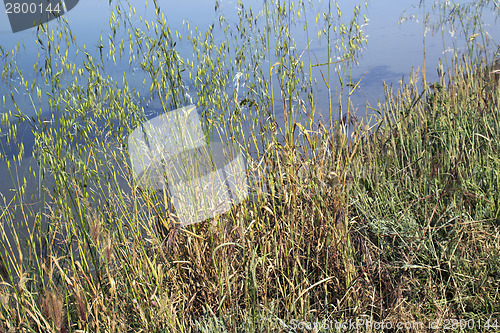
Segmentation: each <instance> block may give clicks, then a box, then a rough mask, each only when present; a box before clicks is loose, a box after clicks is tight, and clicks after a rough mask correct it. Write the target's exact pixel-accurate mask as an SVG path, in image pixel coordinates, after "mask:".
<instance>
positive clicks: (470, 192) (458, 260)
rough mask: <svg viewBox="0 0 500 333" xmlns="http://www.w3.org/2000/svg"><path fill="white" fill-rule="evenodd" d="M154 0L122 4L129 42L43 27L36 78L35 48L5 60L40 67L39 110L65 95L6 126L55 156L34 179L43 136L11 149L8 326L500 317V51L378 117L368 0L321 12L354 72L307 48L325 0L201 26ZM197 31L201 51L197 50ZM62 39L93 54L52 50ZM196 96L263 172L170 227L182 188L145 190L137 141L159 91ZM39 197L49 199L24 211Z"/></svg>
mask: <svg viewBox="0 0 500 333" xmlns="http://www.w3.org/2000/svg"><path fill="white" fill-rule="evenodd" d="M294 6H295V7H294ZM153 7H154V9H155V13H156V15H155V16H154V19H153V20H151V21H147V23H145V22H146V21H144V22H143V21H142V20H141V22H140V23H138V22H137V20H135V19H134V16H133V14H132V11H131V10H130V9H129V8H128V7H127V6H126V5H122V4H118V5H117V7H115V10H114V11H113V16H112V19H111V20H110V33H109V44H108V45H101V47H100V48H98V49H96V51H95V53H93V54H92V53H88V52H87V51H86V50H83V49H79V46H78V44H77V42H76V41H74V40H72V39H71V38H70V37H69V36H71V35H70V34H69V31H68V27H67V26H66V25H64V22H61V23H60V25H59V26H58V27H57V29H58V31H60V34H56V37H54V35H53V34H50V33H48V32H44V31H43V30H42V31H41V32H40V40H39V43H40V47H41V48H40V54H41V58H40V59H41V60H40V62H39V63H37V64H36V66H39V69H40V70H39V71H37V73H38V74H37V75H38V76H37V77H36V78H35V79H34V80H32V81H29V80H28V79H24V77H23V74H22V73H21V72H16V67H15V66H14V64H15V60H16V58H15V54H14V53H13V54H12V55H11V58H9V55H7V56H5V57H4V62H5V64H7V65H8V66H5V67H4V75H6V77H7V76H8V75H9V73H13V74H15V75H20V77H21V82H22V83H26V91H27V93H28V95H29V96H31V98H32V100H33V101H35V102H34V103H33V107H35V105H38V104H37V103H36V102H37V98H38V100H41V97H40V95H41V94H42V92H43V93H44V94H45V93H46V95H48V97H47V98H48V106H43V107H40V112H37V114H36V116H35V117H32V118H30V117H27V116H26V115H25V114H24V113H23V111H22V110H20V109H19V108H17V107H16V108H14V109H13V110H12V113H13V114H14V115H13V116H10V117H9V116H8V115H7V114H5V115H4V117H3V119H2V121H3V123H4V124H5V125H4V126H6V127H8V128H9V130H8V131H7V132H6V133H5V135H8V136H9V138H10V140H13V141H12V142H15V137H16V128H17V126H20V124H26V123H28V124H29V126H31V127H30V128H31V129H32V131H33V134H34V137H35V139H34V141H35V143H34V146H33V151H32V154H31V156H32V157H33V160H34V161H36V163H35V164H33V165H32V169H31V170H30V174H31V175H28V174H25V175H20V174H19V173H16V170H17V169H16V167H15V166H16V165H17V164H16V161H18V160H19V159H23V158H24V159H26V158H27V157H26V156H24V157H23V149H22V148H21V149H20V150H19V151H20V152H19V154H18V156H17V157H16V159H12V160H9V163H11V165H12V167H11V170H12V172H11V175H12V179H13V181H14V183H15V185H16V190H17V191H16V193H15V196H14V199H13V200H12V201H6V200H5V202H3V203H2V206H3V210H2V213H1V217H0V219H1V221H2V229H1V230H0V231H1V235H0V237H1V245H2V250H1V251H0V253H1V263H2V265H1V272H0V273H1V275H2V279H3V283H2V284H1V285H0V296H1V297H0V330H3V331H9V330H10V331H36V332H38V331H56V332H62V331H80V332H83V331H86V332H101V331H103V332H105V331H106V332H107V331H113V332H124V331H145V332H153V331H156V332H160V331H163V332H172V331H179V332H189V331H193V332H200V331H201V332H214V331H228V332H234V331H249V332H259V331H276V332H280V331H290V330H292V329H294V328H295V327H298V323H299V322H316V321H320V322H321V321H329V322H330V323H332V322H333V323H335V322H338V323H350V322H351V321H354V320H356V319H364V320H365V321H370V320H371V321H373V322H391V323H394V324H396V323H398V322H399V323H405V322H407V323H408V322H413V323H419V322H421V323H426V324H427V323H429V322H435V321H438V323H439V325H440V327H444V325H447V324H448V325H450V328H457V326H451V325H457V323H456V322H454V321H453V320H455V319H457V320H462V322H459V323H458V325H460V324H461V325H462V327H463V328H464V330H465V329H466V328H470V327H471V325H472V326H473V328H475V329H477V330H479V331H480V330H488V329H489V330H492V329H493V330H495V326H494V325H495V323H496V322H495V320H497V319H500V318H499V317H500V313H499V312H500V308H499V305H498V304H500V301H499V298H500V294H499V291H498V281H499V279H500V271H499V269H500V268H499V267H500V266H499V264H500V256H499V251H500V236H499V221H500V171H499V170H500V144H499V141H498V138H499V137H500V133H499V132H500V111H499V99H500V89H499V86H498V84H499V83H498V82H499V81H498V77H499V74H496V72H495V71H496V70H498V68H497V67H493V66H492V63H491V60H490V61H489V62H487V61H485V60H483V58H482V57H481V54H475V53H474V52H475V49H474V50H471V51H474V52H471V53H470V54H471V56H470V57H463V58H462V57H459V56H458V55H456V56H455V58H454V59H451V60H450V66H449V67H448V68H446V75H445V74H444V72H445V70H444V69H443V68H439V69H438V70H439V73H441V75H440V82H436V83H434V84H433V88H430V86H428V85H426V84H424V85H422V82H421V80H419V79H418V75H419V73H418V71H417V72H416V73H414V74H413V75H412V76H411V77H410V79H409V82H407V83H406V84H402V85H401V87H399V88H398V89H396V88H392V87H387V89H386V94H385V96H384V98H383V99H382V100H381V102H380V105H379V107H378V110H377V111H378V116H377V117H376V118H375V119H373V120H372V122H371V123H370V124H369V125H368V124H367V123H366V122H364V121H361V120H357V119H355V118H354V117H352V116H351V115H350V114H351V112H350V111H352V110H350V105H351V103H349V102H350V100H349V99H350V96H351V94H352V91H354V90H355V89H356V87H357V85H356V83H355V82H354V83H353V82H351V81H350V77H349V74H350V69H351V67H352V66H353V65H354V64H355V61H356V59H357V54H358V52H359V50H360V48H361V46H362V45H363V43H364V40H363V34H362V23H363V20H362V18H361V15H360V7H356V8H355V9H354V10H353V12H352V13H350V18H349V19H348V21H347V22H344V21H342V19H343V18H344V16H343V15H341V13H340V10H339V11H337V8H335V4H334V3H330V6H329V7H328V8H327V10H326V11H325V13H324V15H322V16H320V19H321V20H323V21H321V22H322V24H323V26H322V34H323V38H328V39H327V41H328V42H327V44H328V46H327V49H328V51H327V53H328V59H333V58H334V57H339V59H341V60H339V61H340V62H341V64H342V67H341V68H340V69H339V67H337V66H336V65H337V63H335V64H334V63H331V64H326V66H325V64H320V63H317V62H315V61H314V60H313V56H311V52H310V51H311V50H309V49H308V48H305V50H304V52H302V51H298V50H297V47H296V44H295V43H296V42H295V41H294V39H293V33H292V31H294V30H293V29H295V28H296V23H295V20H297V19H298V18H299V17H306V22H309V21H308V20H307V15H310V14H311V11H309V10H308V8H309V7H308V5H307V4H303V3H295V4H294V3H292V2H289V3H288V5H286V6H281V5H280V4H275V3H273V4H271V3H267V2H265V4H264V8H262V10H261V11H260V13H261V15H258V14H257V13H253V12H252V11H251V10H250V9H248V8H244V7H243V5H241V6H240V10H239V22H238V23H237V24H236V25H237V26H234V23H231V22H227V21H225V20H224V16H223V15H222V16H221V19H220V21H219V22H217V24H219V26H217V25H215V26H211V27H209V28H208V29H207V31H206V32H205V31H203V32H200V31H198V30H195V29H190V28H189V27H188V25H189V24H186V33H187V35H188V37H184V38H181V37H180V36H179V34H176V33H175V32H171V31H170V29H169V28H168V24H167V22H166V20H165V19H164V18H163V17H162V15H161V11H160V8H159V6H157V5H156V3H154V4H153ZM216 7H217V5H216ZM255 20H258V21H255ZM262 26H264V27H265V28H264V29H262V28H261V27H262ZM217 29H219V30H217ZM306 29H307V26H306ZM222 32H223V33H224V35H225V36H226V37H225V38H224V39H222V40H220V39H217V38H214V34H217V33H222ZM124 36H128V39H127V38H125V39H124V38H123V37H124ZM325 36H327V37H325ZM307 38H309V37H307ZM124 40H127V43H129V45H127V44H126V43H125V42H123V41H124ZM181 41H182V42H183V43H187V45H189V46H192V47H193V51H194V52H193V57H192V58H184V57H182V56H181V55H180V54H179V53H178V52H177V51H176V43H181ZM333 41H335V42H333ZM472 42H473V40H472V41H471V43H472ZM61 43H63V44H64V43H66V45H67V47H68V48H69V49H78V50H79V52H80V53H81V54H82V59H80V60H72V61H70V60H69V58H68V55H67V54H65V53H64V52H61V51H60V49H58V48H50V47H47V45H54V44H61ZM183 45H186V44H183ZM42 46H43V47H42ZM129 51H130V52H129ZM122 54H127V55H126V56H123V58H124V59H125V61H127V62H128V61H130V63H131V64H132V66H137V68H141V73H142V74H143V75H144V85H143V86H144V87H145V90H149V94H148V95H147V96H144V95H141V93H140V92H139V91H138V90H135V89H133V88H131V86H130V85H129V82H128V80H127V78H126V77H125V74H124V75H123V77H124V78H123V80H122V77H119V78H117V77H111V76H110V75H108V74H106V70H105V68H109V67H106V66H109V65H110V64H111V63H115V62H118V60H117V59H119V58H120V57H122ZM127 57H128V58H127ZM306 57H308V60H307V61H306V60H304V59H305V58H306ZM44 60H45V61H44ZM77 61H80V62H77ZM317 67H319V68H321V77H322V79H323V80H324V81H323V84H324V85H325V86H326V87H327V88H328V89H327V91H328V94H329V101H330V102H329V105H330V110H329V113H330V114H329V116H330V119H329V120H328V119H327V120H324V121H320V120H318V117H317V116H316V115H315V112H316V110H315V105H316V104H315V97H316V96H317V95H315V92H314V87H315V85H313V78H312V74H311V73H312V71H313V69H314V70H315V69H317ZM5 68H6V69H5ZM9 71H10V72H9ZM13 74H12V75H13ZM12 75H11V76H12ZM64 75H68V76H69V78H68V79H67V80H66V81H63V80H60V79H59V77H64ZM240 78H241V80H245V85H243V83H242V82H243V81H239V80H240ZM188 80H191V81H192V82H193V86H194V88H192V89H191V90H190V89H189V88H188V87H187V84H186V82H187V81H188ZM337 81H338V82H337ZM45 83H46V84H48V88H47V86H45V85H44V84H45ZM335 86H338V87H339V88H338V89H335ZM31 87H33V88H32V89H31ZM228 87H229V88H228ZM14 88H15V87H14ZM193 89H194V90H195V91H194V92H193ZM190 99H194V100H195V102H196V104H197V105H198V107H199V108H200V109H201V110H202V112H203V113H202V115H201V116H202V117H203V119H204V120H205V124H206V125H205V126H206V127H207V128H206V131H207V133H208V131H209V130H211V128H210V127H216V128H223V129H225V131H226V132H229V133H231V135H230V137H231V138H232V139H233V140H234V141H235V142H237V143H238V144H239V145H241V148H242V149H243V150H244V151H245V152H246V153H247V155H248V156H250V157H252V158H249V160H248V170H249V174H252V175H255V176H254V178H253V181H252V183H251V184H252V188H251V194H252V195H251V199H250V200H247V201H246V202H245V203H244V204H241V205H239V206H237V207H233V208H232V210H231V211H230V212H228V213H226V214H223V215H221V216H218V217H216V218H214V219H211V220H209V221H205V222H203V223H199V224H195V225H191V226H188V227H186V228H185V229H181V228H176V227H174V226H170V225H169V223H164V222H162V223H160V222H159V221H170V220H169V218H170V216H169V215H168V213H167V212H165V211H164V210H163V209H162V207H164V206H165V202H164V197H163V196H162V195H161V194H159V193H157V192H154V191H141V190H138V189H136V187H135V185H134V180H133V177H132V174H131V170H130V167H129V162H128V161H129V156H128V153H127V146H126V139H127V136H128V134H129V133H130V132H131V131H132V130H133V129H134V128H135V127H137V126H138V125H140V124H141V123H142V122H144V121H145V120H147V119H148V117H151V115H150V114H149V115H148V112H149V109H152V105H159V106H161V107H160V109H161V110H160V113H161V112H163V111H164V110H169V109H173V108H176V107H178V106H181V105H185V104H187V103H189V102H191V101H190ZM334 105H341V107H340V109H337V107H334ZM344 105H345V106H344ZM42 109H43V110H42ZM42 111H43V112H42ZM47 111H50V112H49V113H47ZM16 115H17V118H16V117H15V116H16ZM325 118H326V117H325ZM349 118H350V119H349ZM335 119H343V121H340V122H339V121H336V120H335ZM349 123H352V125H351V127H350V128H348V124H349ZM30 177H31V178H30ZM23 178H26V179H27V181H24V179H23ZM30 179H31V182H30ZM33 180H34V181H33ZM27 184H36V191H32V190H31V191H30V189H29V188H28V185H27ZM31 186H33V185H31ZM25 193H29V196H30V198H29V199H30V200H34V201H39V202H43V205H25V204H23V203H24V202H25V201H26V200H27V199H28V198H27V195H25ZM471 320H472V321H471ZM485 323H488V325H490V326H489V327H486V326H485ZM497 324H498V325H500V323H498V322H497ZM465 325H469V326H467V327H466V326H465ZM372 328H373V327H372ZM359 330H360V331H363V330H364V331H370V330H372V329H371V328H370V327H368V328H367V327H366V326H363V327H360V328H359ZM408 330H413V331H422V330H424V329H422V327H420V326H418V324H416V326H413V327H411V328H409V329H408ZM298 331H300V330H299V329H298ZM372 331H377V329H373V330H372Z"/></svg>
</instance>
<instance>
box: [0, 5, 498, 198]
mask: <svg viewBox="0 0 500 333" xmlns="http://www.w3.org/2000/svg"><path fill="white" fill-rule="evenodd" d="M131 3H132V5H133V6H134V7H135V8H136V10H137V11H136V15H135V16H132V17H131V20H132V21H135V22H138V23H139V20H140V19H139V17H141V16H142V17H145V18H150V19H151V18H152V17H153V14H154V13H153V11H154V7H153V5H152V4H151V3H150V4H149V6H148V7H147V8H144V2H143V1H139V0H134V1H131ZM418 3H419V1H397V2H394V1H389V0H379V1H373V2H369V3H368V7H367V8H366V9H364V8H363V9H362V12H363V13H364V14H366V17H367V18H368V19H369V21H368V23H367V24H366V25H365V26H364V27H363V31H364V33H365V36H366V38H367V42H368V43H367V45H365V46H364V50H363V53H362V55H361V57H360V58H359V65H358V66H356V67H354V68H353V70H352V78H353V83H354V84H356V83H358V82H359V85H358V87H357V89H356V91H355V92H354V93H353V94H352V96H351V97H352V108H353V110H352V112H353V113H354V114H355V115H357V116H359V117H365V115H366V114H370V113H374V111H373V109H371V108H370V107H372V108H376V105H377V101H378V100H379V99H381V98H383V85H382V82H385V83H387V84H394V85H398V82H399V81H400V80H402V79H403V78H404V77H406V78H407V77H408V75H409V73H410V72H411V70H412V69H416V70H417V69H418V71H419V73H420V80H422V70H423V65H424V49H423V41H424V36H425V46H426V49H425V60H426V63H425V65H426V67H425V75H426V79H427V81H428V82H432V81H437V80H438V74H437V71H436V66H437V64H438V62H439V59H444V58H445V56H448V57H449V58H448V59H451V58H450V57H451V53H446V52H444V50H447V49H448V48H450V47H452V46H456V47H457V49H458V51H464V45H465V43H464V40H463V39H464V37H462V38H461V39H460V38H458V44H456V45H454V44H453V43H452V41H453V39H452V35H453V31H446V32H445V34H444V42H443V38H442V37H443V36H441V35H440V34H438V35H436V36H432V34H431V33H430V32H429V31H426V30H425V29H424V28H423V24H422V21H423V19H424V16H423V10H422V8H419V7H418ZM114 4H115V2H112V5H110V4H109V2H108V1H103V0H85V1H80V2H79V4H78V5H77V6H76V7H75V8H74V9H73V10H72V11H70V12H68V13H67V14H65V15H64V19H65V20H67V22H68V24H69V27H70V28H71V31H72V33H73V35H74V36H75V39H76V46H73V47H72V48H71V49H70V52H74V53H75V55H74V56H73V57H70V59H71V61H73V62H74V63H75V64H78V63H80V62H81V60H82V59H84V57H85V55H84V52H83V50H84V49H86V50H87V51H88V52H89V54H91V55H92V56H94V57H99V49H98V48H97V46H98V45H100V44H101V42H100V37H101V36H102V37H103V42H102V45H103V46H104V47H107V45H108V44H107V36H108V34H110V33H111V29H110V25H109V19H110V15H111V13H112V12H113V6H114ZM249 6H252V8H254V12H255V13H256V15H257V14H259V13H260V15H261V16H260V17H261V20H262V15H264V13H263V10H264V9H263V5H262V2H259V1H249V2H245V8H248V7H249ZM350 6H351V4H350V3H349V4H348V5H346V4H344V5H342V6H341V10H342V12H343V13H344V14H343V15H344V16H345V17H346V21H347V22H348V21H349V15H350V14H349V13H351V12H352V9H351V8H350ZM430 7H431V4H428V8H427V9H428V10H430V9H431V8H430ZM161 9H162V12H163V13H164V14H165V16H166V18H167V22H168V24H169V26H170V28H171V30H172V31H175V30H178V31H180V32H181V33H182V34H183V36H184V37H183V40H182V41H181V42H179V43H178V45H177V46H176V50H177V51H178V52H179V54H180V56H181V57H183V58H191V59H192V57H193V56H192V48H191V46H190V45H189V43H188V42H187V40H186V36H187V34H188V30H187V27H186V25H183V23H184V22H185V21H189V24H190V29H191V30H193V29H194V28H198V29H199V30H200V31H202V32H204V31H206V29H207V28H208V27H209V26H210V25H211V24H212V23H213V22H218V19H219V16H220V14H221V12H223V13H224V15H225V16H226V17H227V19H228V20H229V21H234V22H237V21H238V17H237V15H238V13H239V8H238V6H237V2H236V1H221V2H220V4H219V8H218V11H217V12H216V11H215V10H214V9H215V4H214V3H212V2H211V1H206V0H193V1H189V2H176V3H169V4H168V5H161ZM327 9H328V4H327V2H325V1H323V2H321V3H320V4H319V5H315V6H314V7H313V8H309V7H308V9H307V17H308V22H307V23H308V27H309V32H310V36H311V37H310V48H311V50H312V59H313V62H317V63H324V62H328V61H329V60H330V61H334V60H336V59H334V58H333V59H328V56H327V51H326V47H327V46H326V45H327V43H326V40H325V36H322V37H321V38H318V37H317V30H318V29H319V28H320V25H319V24H318V23H316V21H315V17H316V15H317V14H320V13H322V12H324V11H327ZM402 17H403V18H406V20H404V22H402V23H400V21H401V18H402ZM429 18H430V19H431V20H434V21H435V20H436V19H438V17H436V16H435V14H430V16H429ZM485 20H486V24H487V25H489V26H486V27H485V28H486V29H487V31H489V32H490V35H491V38H492V44H493V45H495V43H496V44H498V43H497V42H495V41H498V37H499V32H498V31H497V30H499V29H495V25H494V16H493V15H491V17H486V18H485ZM304 23H306V22H305V21H299V24H298V26H297V27H296V28H294V29H293V34H294V38H295V39H296V40H297V49H298V50H305V49H306V47H307V42H306V38H305V34H304V29H303V27H304ZM56 24H58V23H57V22H51V23H49V25H48V26H49V29H54V28H55V26H56ZM117 37H118V38H117V40H119V38H125V39H127V38H128V37H127V35H126V34H122V35H119V36H117ZM224 37H225V36H224V32H223V31H221V30H217V29H215V30H214V40H215V41H216V42H217V41H220V40H223V39H224ZM19 43H20V44H22V45H24V48H23V50H22V51H21V52H20V53H19V55H18V57H17V59H16V62H17V65H18V66H19V69H20V70H21V72H22V73H23V75H24V77H25V79H26V80H27V81H32V80H35V79H36V74H35V73H34V72H33V66H34V64H35V62H36V61H37V59H38V55H39V52H40V46H39V45H38V43H37V32H36V29H35V28H34V29H30V30H26V31H22V32H19V33H15V34H14V33H12V32H11V30H10V26H9V22H8V19H7V15H6V14H5V13H4V11H3V10H2V11H0V46H1V47H2V49H3V50H4V52H9V51H10V50H11V49H12V48H13V47H15V46H16V45H18V44H19ZM77 49H79V53H78V54H76V50H77ZM71 54H73V53H71ZM304 57H305V55H304ZM127 60H128V58H127V57H124V59H123V60H122V61H118V63H117V64H112V63H111V61H108V62H106V63H105V66H106V72H107V74H108V75H111V76H113V77H115V78H116V79H117V80H118V81H120V80H121V78H122V77H123V76H124V77H125V79H126V80H127V82H128V84H129V86H130V88H131V89H135V90H136V91H137V93H138V95H139V96H141V97H142V98H144V100H147V99H148V96H149V85H148V84H146V85H143V80H144V79H145V78H146V75H145V74H144V72H143V71H142V70H141V69H140V66H139V65H138V64H137V63H133V64H132V65H128V62H127ZM0 64H2V65H3V61H2V60H0ZM269 65H271V64H269ZM335 66H339V65H335ZM340 66H342V65H340ZM331 68H332V77H333V78H332V80H331V81H332V82H333V83H335V82H337V79H336V76H335V74H334V73H333V68H334V65H332V66H331ZM325 73H326V66H318V67H314V68H313V72H312V75H313V77H314V78H315V79H316V81H317V84H316V85H315V95H314V101H315V107H316V109H317V110H318V113H319V114H320V115H322V116H323V117H324V118H325V119H328V117H329V110H330V109H334V110H335V109H336V108H338V107H339V106H338V105H335V103H336V102H335V101H336V100H337V99H338V98H337V97H336V96H337V95H338V94H339V92H338V87H336V86H335V85H334V89H333V93H334V96H333V97H334V98H333V100H334V102H333V105H332V106H330V105H329V101H328V92H327V88H326V86H325V84H324V82H323V76H322V74H323V75H325ZM306 75H308V73H306ZM6 80H7V82H8V83H10V84H11V86H10V87H9V86H8V84H7V83H5V82H3V81H2V82H1V83H0V95H1V96H0V97H2V96H3V97H4V98H5V102H4V101H3V100H2V101H0V113H1V114H3V113H8V112H9V111H11V112H12V113H16V112H15V108H14V104H13V102H12V101H11V98H10V95H11V93H12V94H13V96H14V97H15V99H16V102H17V104H18V107H19V109H20V110H22V112H23V113H24V114H25V115H26V116H27V117H28V118H30V117H34V116H35V115H36V114H42V115H43V114H47V113H49V111H47V110H48V107H47V105H46V103H47V98H46V97H42V101H41V102H38V101H35V102H33V101H32V100H31V99H30V98H29V95H28V94H26V93H25V92H24V91H25V90H24V87H22V86H21V85H20V83H21V81H20V78H19V76H16V75H14V76H12V77H8V78H6ZM62 82H63V84H64V82H65V78H62ZM82 84H84V83H82ZM185 85H186V87H188V88H189V94H190V96H191V97H192V96H194V92H193V89H194V85H193V82H190V81H189V79H188V78H185ZM46 87H47V89H49V86H48V85H46ZM231 88H233V87H231ZM194 102H195V103H196V100H194ZM278 104H279V103H278ZM144 106H145V107H149V108H151V109H153V110H155V111H152V112H151V113H150V115H151V116H153V115H154V114H155V113H156V112H157V111H158V110H161V106H160V105H159V103H158V101H156V102H155V104H151V105H146V104H144ZM344 107H346V106H345V105H344ZM146 111H147V110H146ZM277 118H278V122H279V123H280V122H281V123H282V122H283V116H282V115H277ZM49 125H50V124H49ZM1 126H2V127H1V129H2V134H0V135H1V138H0V142H1V143H2V146H3V151H1V152H0V153H2V154H3V155H6V156H7V159H9V160H12V156H14V155H16V154H17V153H18V151H19V150H18V149H19V148H18V147H17V145H16V144H10V145H8V144H7V143H6V141H5V140H6V139H5V131H6V130H7V128H6V126H5V125H1ZM19 133H20V135H18V138H19V141H22V142H23V143H24V145H25V154H24V156H25V158H24V159H23V162H22V163H21V164H20V165H19V166H18V172H17V174H15V173H13V172H12V170H13V169H12V168H11V169H10V170H9V168H7V164H6V162H5V161H3V159H2V161H0V179H1V181H0V193H2V194H3V195H4V196H5V198H6V202H9V201H10V199H11V198H12V195H13V193H15V192H13V191H11V189H12V188H13V187H17V186H15V184H13V183H16V182H17V180H18V179H19V180H20V182H22V176H23V175H26V174H27V173H28V170H29V168H30V167H31V168H32V169H37V168H38V163H37V161H36V160H34V159H33V158H32V156H31V150H32V147H33V143H34V142H33V135H32V127H30V125H29V124H28V123H25V124H24V125H21V124H20V125H19ZM20 176H21V177H20ZM30 186H31V185H30ZM33 186H34V185H33ZM34 187H36V186H34Z"/></svg>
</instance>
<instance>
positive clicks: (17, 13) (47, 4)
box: [3, 0, 80, 33]
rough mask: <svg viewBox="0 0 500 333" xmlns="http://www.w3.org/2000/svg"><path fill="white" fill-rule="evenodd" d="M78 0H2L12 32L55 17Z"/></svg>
mask: <svg viewBox="0 0 500 333" xmlns="http://www.w3.org/2000/svg"><path fill="white" fill-rule="evenodd" d="M79 1H80V0H3V3H4V5H5V14H7V16H8V18H9V23H10V27H11V29H12V32H13V33H16V32H19V31H23V30H26V29H30V28H33V27H37V26H39V25H40V24H43V23H46V22H49V21H51V20H53V19H56V18H58V17H60V16H62V15H64V14H65V13H67V12H68V11H70V10H71V9H73V8H74V7H75V6H76V5H77V4H78V2H79Z"/></svg>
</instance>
